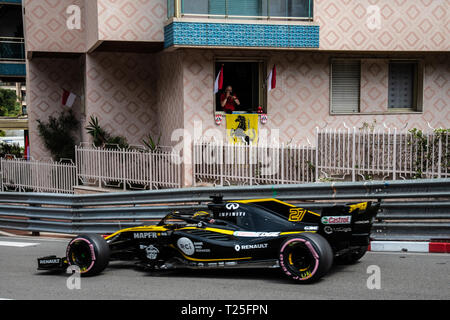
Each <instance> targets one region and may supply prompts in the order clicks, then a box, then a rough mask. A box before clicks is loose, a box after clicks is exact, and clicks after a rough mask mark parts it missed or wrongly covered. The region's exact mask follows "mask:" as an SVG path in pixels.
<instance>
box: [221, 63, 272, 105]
mask: <svg viewBox="0 0 450 320" xmlns="http://www.w3.org/2000/svg"><path fill="white" fill-rule="evenodd" d="M222 65H223V88H222V90H219V92H218V93H217V94H216V109H215V111H216V112H217V111H224V108H223V107H222V105H221V103H220V101H221V96H222V95H223V94H225V90H226V89H227V87H228V86H231V87H232V90H233V95H235V96H236V97H237V99H238V100H239V102H240V105H235V110H234V111H236V112H241V113H255V112H257V110H258V106H262V107H263V109H264V110H266V108H265V100H266V96H265V92H266V91H265V90H264V79H265V69H264V66H265V63H264V62H263V61H226V60H218V61H216V63H215V76H217V75H218V74H219V71H220V69H221V67H222Z"/></svg>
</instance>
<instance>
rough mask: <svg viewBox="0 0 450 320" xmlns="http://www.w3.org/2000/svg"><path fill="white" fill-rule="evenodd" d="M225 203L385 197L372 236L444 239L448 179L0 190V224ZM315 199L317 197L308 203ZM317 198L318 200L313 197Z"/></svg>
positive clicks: (146, 220)
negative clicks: (81, 191)
mask: <svg viewBox="0 0 450 320" xmlns="http://www.w3.org/2000/svg"><path fill="white" fill-rule="evenodd" d="M218 194H221V195H223V196H224V199H225V200H233V199H255V198H277V199H280V200H288V201H292V202H298V203H299V206H304V207H307V208H310V209H312V210H313V209H315V210H320V209H321V208H323V207H327V206H332V205H334V204H336V203H342V202H343V200H346V201H347V202H350V201H360V200H375V201H376V200H379V199H381V200H383V202H382V207H381V209H382V210H381V212H380V213H379V214H378V216H377V221H376V223H375V224H374V226H373V230H372V237H373V238H374V239H376V240H387V239H390V240H394V239H404V240H405V239H406V240H429V239H443V238H446V239H449V238H450V179H432V180H407V181H389V182H388V181H384V182H383V181H372V182H339V183H314V184H300V185H274V186H241V187H215V188H187V189H172V190H152V191H141V192H128V193H109V194H94V195H63V194H43V193H0V228H3V229H16V230H25V231H33V232H55V233H67V234H79V233H101V234H106V233H112V232H114V231H116V230H119V229H122V228H125V227H131V226H137V225H142V224H154V223H156V221H157V220H158V219H160V218H162V217H163V216H164V215H166V214H167V213H169V212H171V211H174V210H183V209H188V210H189V209H194V208H195V209H198V208H199V207H200V208H205V206H206V203H207V202H209V201H210V198H209V197H210V196H211V195H218ZM312 201H316V202H312ZM317 201H319V202H317ZM344 202H345V201H344Z"/></svg>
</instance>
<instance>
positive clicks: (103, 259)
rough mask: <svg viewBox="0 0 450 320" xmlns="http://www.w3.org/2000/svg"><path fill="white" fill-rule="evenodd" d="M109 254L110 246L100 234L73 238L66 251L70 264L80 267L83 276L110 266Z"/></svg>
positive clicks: (91, 274) (92, 274)
mask: <svg viewBox="0 0 450 320" xmlns="http://www.w3.org/2000/svg"><path fill="white" fill-rule="evenodd" d="M109 256H110V250H109V246H108V244H107V243H106V241H105V239H103V237H102V236H100V235H98V234H89V235H87V234H83V235H80V236H77V237H75V238H73V239H72V240H71V241H70V242H69V245H68V246H67V251H66V258H67V262H68V264H69V265H70V266H77V267H79V268H80V274H81V276H85V277H89V276H94V275H97V274H99V273H100V272H102V271H103V270H104V269H105V268H106V267H107V266H108V263H109Z"/></svg>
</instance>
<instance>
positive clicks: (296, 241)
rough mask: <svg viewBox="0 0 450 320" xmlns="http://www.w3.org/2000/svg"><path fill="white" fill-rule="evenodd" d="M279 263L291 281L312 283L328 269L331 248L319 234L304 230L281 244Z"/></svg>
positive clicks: (331, 258)
mask: <svg viewBox="0 0 450 320" xmlns="http://www.w3.org/2000/svg"><path fill="white" fill-rule="evenodd" d="M279 263H280V267H281V270H282V271H283V273H284V274H285V275H286V276H288V277H289V278H290V279H292V280H293V281H295V282H297V283H313V282H316V281H317V280H319V279H320V278H322V277H323V276H324V275H325V274H326V273H327V272H328V271H329V270H330V268H331V266H332V264H333V250H332V249H331V246H330V244H329V243H328V241H327V240H326V239H325V238H324V237H322V236H321V235H319V234H315V233H306V232H305V233H302V234H300V235H297V236H295V237H291V238H287V239H286V240H285V241H284V242H283V243H282V244H281V247H280V253H279Z"/></svg>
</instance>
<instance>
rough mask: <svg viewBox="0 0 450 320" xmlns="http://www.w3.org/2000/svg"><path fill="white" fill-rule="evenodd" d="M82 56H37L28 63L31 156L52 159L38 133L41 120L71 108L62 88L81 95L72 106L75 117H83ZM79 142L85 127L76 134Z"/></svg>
mask: <svg viewBox="0 0 450 320" xmlns="http://www.w3.org/2000/svg"><path fill="white" fill-rule="evenodd" d="M82 77H83V74H82V71H81V61H80V59H78V58H76V59H61V58H59V59H55V58H53V59H51V58H40V59H34V60H31V61H29V62H28V64H27V105H28V106H31V108H29V111H28V119H29V131H30V149H31V156H32V157H33V158H34V159H36V160H43V159H50V158H51V154H50V153H49V151H48V150H47V148H46V147H45V145H44V143H43V141H42V139H41V138H40V136H39V134H38V128H37V127H38V122H37V120H41V121H42V122H48V118H49V117H50V116H53V117H58V116H59V114H60V113H61V112H63V111H66V110H68V108H67V107H64V106H62V91H63V89H65V90H69V91H71V92H73V93H75V94H77V95H79V97H77V99H76V100H75V103H74V105H73V107H72V110H73V111H74V114H75V116H76V117H77V118H78V119H80V120H81V119H82V114H81V110H82V104H83V101H82V99H81V98H80V96H81V95H82V92H83V88H82ZM80 125H81V126H83V124H82V123H81V124H80ZM75 137H76V140H77V142H80V141H81V140H82V137H81V130H80V131H78V132H77V133H76V134H75Z"/></svg>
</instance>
